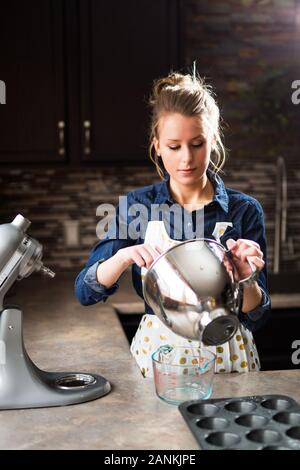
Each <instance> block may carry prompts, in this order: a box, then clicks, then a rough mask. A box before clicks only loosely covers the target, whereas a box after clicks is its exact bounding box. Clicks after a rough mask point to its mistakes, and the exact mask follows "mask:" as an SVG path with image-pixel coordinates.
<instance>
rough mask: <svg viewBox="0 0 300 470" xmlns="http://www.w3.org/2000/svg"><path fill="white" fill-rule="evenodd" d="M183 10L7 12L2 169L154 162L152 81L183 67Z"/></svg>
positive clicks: (125, 5) (166, 3) (90, 5)
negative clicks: (22, 164)
mask: <svg viewBox="0 0 300 470" xmlns="http://www.w3.org/2000/svg"><path fill="white" fill-rule="evenodd" d="M177 3H178V2H177V1H176V0H127V1H122V0H118V1H112V2H107V1H104V0H103V1H102V0H68V1H65V0H43V1H42V2H41V1H38V0H28V1H27V2H21V1H17V0H12V1H11V2H10V3H8V2H7V4H6V6H5V7H4V12H3V20H4V21H3V22H2V27H1V30H0V54H1V76H0V79H1V80H4V81H5V83H6V87H7V104H6V105H4V106H0V119H1V131H0V132H1V139H0V161H1V162H6V163H14V162H15V163H16V162H26V163H31V162H33V163H34V162H40V163H43V162H46V163H47V162H50V163H51V162H61V163H67V162H71V163H74V164H81V163H82V162H86V163H100V164H102V163H103V164H113V163H117V162H123V163H124V162H126V163H129V164H130V163H131V162H133V163H143V161H144V162H145V161H147V144H148V126H149V109H148V106H147V101H148V97H149V93H150V90H151V84H152V81H153V79H154V78H156V77H159V76H162V75H164V74H166V73H167V72H168V71H169V70H170V69H172V68H173V69H175V68H178V67H179V58H178V53H179V48H178V41H179V37H178V24H177V23H178V11H177V9H178V4H177Z"/></svg>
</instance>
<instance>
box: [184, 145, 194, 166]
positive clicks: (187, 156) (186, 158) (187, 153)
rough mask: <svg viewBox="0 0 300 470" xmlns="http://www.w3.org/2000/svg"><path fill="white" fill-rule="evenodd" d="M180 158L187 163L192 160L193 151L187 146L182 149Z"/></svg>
mask: <svg viewBox="0 0 300 470" xmlns="http://www.w3.org/2000/svg"><path fill="white" fill-rule="evenodd" d="M181 160H182V162H183V163H189V162H191V161H192V160H193V152H192V150H191V149H190V148H189V147H185V148H183V149H182V154H181Z"/></svg>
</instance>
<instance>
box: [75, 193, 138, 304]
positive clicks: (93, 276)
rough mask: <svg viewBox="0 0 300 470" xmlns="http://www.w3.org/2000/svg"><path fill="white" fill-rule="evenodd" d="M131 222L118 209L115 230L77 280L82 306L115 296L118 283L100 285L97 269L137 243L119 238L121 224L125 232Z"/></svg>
mask: <svg viewBox="0 0 300 470" xmlns="http://www.w3.org/2000/svg"><path fill="white" fill-rule="evenodd" d="M127 197H128V207H130V204H131V203H132V197H131V195H130V193H128V195H127ZM133 202H134V201H133ZM125 219H126V220H125ZM129 222H130V221H129V219H128V216H127V215H126V216H125V215H124V214H120V212H119V207H117V209H116V216H115V218H114V224H112V226H113V230H112V231H110V230H108V232H107V234H106V235H105V237H104V238H103V239H102V240H100V241H99V242H98V243H97V244H96V245H95V246H94V247H93V249H92V251H91V253H90V256H89V259H88V261H87V263H86V265H85V267H84V268H83V269H82V270H81V271H80V273H79V274H78V276H77V277H76V279H75V296H76V297H77V299H78V300H79V302H80V303H81V304H82V305H93V304H95V303H98V302H105V301H106V300H107V298H108V297H109V296H111V295H113V294H114V293H115V292H116V290H117V289H118V287H119V283H118V281H117V282H115V283H114V284H113V285H112V286H110V287H109V288H107V287H106V286H104V285H102V284H100V283H99V282H98V281H97V268H98V266H99V264H100V263H103V262H104V261H106V260H108V259H109V258H111V257H112V256H114V255H115V254H116V253H117V251H119V250H120V249H121V248H125V247H128V246H131V245H134V244H135V243H136V240H133V239H131V238H129V237H127V238H125V239H124V238H120V237H119V233H120V232H119V226H120V223H122V227H123V228H122V230H124V226H127V225H128V223H129ZM112 232H113V234H112ZM115 234H116V235H115Z"/></svg>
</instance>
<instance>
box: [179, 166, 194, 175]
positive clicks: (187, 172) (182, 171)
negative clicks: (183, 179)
mask: <svg viewBox="0 0 300 470" xmlns="http://www.w3.org/2000/svg"><path fill="white" fill-rule="evenodd" d="M195 169H196V168H188V169H186V170H185V169H183V170H178V171H179V173H181V174H182V175H191V174H192V173H193V171H195Z"/></svg>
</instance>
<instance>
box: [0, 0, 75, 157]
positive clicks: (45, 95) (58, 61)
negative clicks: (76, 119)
mask: <svg viewBox="0 0 300 470" xmlns="http://www.w3.org/2000/svg"><path fill="white" fill-rule="evenodd" d="M63 4H64V3H63V1H57V0H43V1H40V0H27V1H26V2H25V1H23V2H22V1H17V0H10V1H9V2H5V3H4V4H3V5H1V28H0V63H1V67H0V79H1V80H3V81H4V82H5V85H6V104H5V105H2V106H0V136H1V138H0V161H1V162H6V163H14V162H24V163H25V162H26V163H29V162H48V161H64V159H65V153H66V150H65V142H64V137H65V127H64V126H65V105H64V90H63V87H64V73H63V29H62V28H63V26H62V17H63V11H62V9H63Z"/></svg>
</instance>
